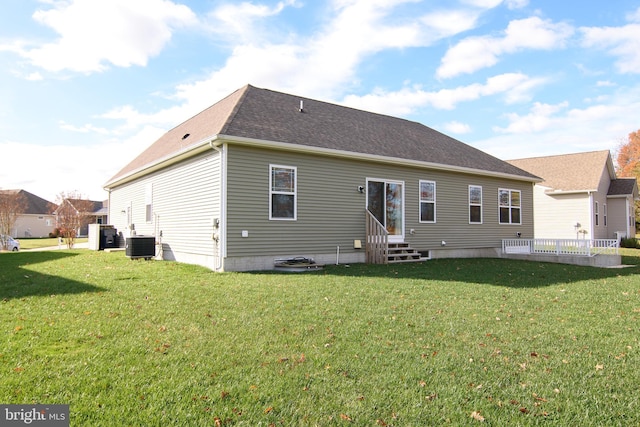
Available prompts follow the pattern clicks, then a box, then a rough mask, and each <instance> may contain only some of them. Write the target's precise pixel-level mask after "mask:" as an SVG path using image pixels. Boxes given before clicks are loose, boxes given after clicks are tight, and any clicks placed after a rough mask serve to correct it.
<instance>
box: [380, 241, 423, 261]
mask: <svg viewBox="0 0 640 427" xmlns="http://www.w3.org/2000/svg"><path fill="white" fill-rule="evenodd" d="M426 260H428V258H426V257H423V256H422V254H421V253H420V252H418V251H417V250H416V249H414V248H412V247H411V245H410V244H409V243H389V246H388V248H387V263H389V264H398V263H402V262H421V261H426Z"/></svg>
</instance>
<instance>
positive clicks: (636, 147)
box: [616, 129, 640, 229]
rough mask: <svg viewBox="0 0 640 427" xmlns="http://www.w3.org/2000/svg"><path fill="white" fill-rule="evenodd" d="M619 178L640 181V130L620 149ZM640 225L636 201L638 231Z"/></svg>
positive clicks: (639, 205) (631, 134)
mask: <svg viewBox="0 0 640 427" xmlns="http://www.w3.org/2000/svg"><path fill="white" fill-rule="evenodd" d="M616 160H617V163H618V165H617V166H618V167H617V168H616V169H617V175H618V177H619V178H635V179H636V180H638V179H640V129H639V130H637V131H635V132H631V133H630V134H629V136H628V138H627V140H626V141H625V142H623V143H622V144H620V147H619V148H618V156H617V158H616ZM638 224H640V201H636V229H637V227H638Z"/></svg>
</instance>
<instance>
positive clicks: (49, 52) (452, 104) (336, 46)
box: [0, 0, 640, 202]
mask: <svg viewBox="0 0 640 427" xmlns="http://www.w3.org/2000/svg"><path fill="white" fill-rule="evenodd" d="M639 77H640V1H638V0H635V1H631V0H610V1H607V2H582V1H581V2H578V1H573V0H567V1H558V0H540V1H538V0H423V1H420V0H324V1H323V0H281V1H269V0H251V1H225V0H221V1H218V0H203V1H196V0H135V1H132V0H109V1H100V0H39V1H38V0H4V1H3V7H2V14H1V15H0V159H1V160H2V167H0V189H23V190H26V191H28V192H30V193H33V194H35V195H37V196H40V197H42V198H44V199H46V200H49V201H52V202H55V201H56V200H57V199H58V197H59V195H60V194H62V193H65V194H71V193H75V194H79V195H81V196H82V197H85V198H89V199H92V200H103V199H106V198H107V193H106V192H105V191H104V189H103V187H104V184H105V183H106V182H107V181H108V180H109V179H110V178H111V177H112V176H113V175H115V173H116V172H118V171H119V170H120V169H121V168H122V167H124V166H125V165H126V164H127V163H129V162H130V161H131V160H133V158H134V157H135V156H136V155H137V154H139V153H140V152H141V151H142V150H144V149H145V148H146V147H148V146H149V145H151V144H152V143H153V142H154V141H155V140H157V139H158V138H159V137H160V136H161V135H162V134H163V133H164V132H166V131H168V130H169V129H171V128H172V127H174V126H176V125H178V124H180V123H181V122H183V121H185V120H187V119H188V118H190V117H191V116H193V115H195V114H197V113H198V112H200V111H202V110H204V109H205V108H207V107H208V106H210V105H212V104H214V103H216V102H217V101H219V100H220V99H222V98H223V97H225V96H226V95H228V94H230V93H232V92H233V91H235V90H236V89H239V88H241V87H242V86H244V85H246V84H251V85H254V86H257V87H261V88H266V89H272V90H276V91H281V92H285V93H290V94H294V95H298V96H303V97H307V98H313V99H318V100H322V101H328V102H333V103H337V104H342V105H347V106H350V107H354V108H359V109H363V110H367V111H373V112H377V113H382V114H388V115H392V116H396V117H402V118H406V119H408V120H413V121H417V122H420V123H422V124H424V125H426V126H429V127H431V128H434V129H436V130H438V131H440V132H443V133H445V134H447V135H449V136H452V137H454V138H456V139H459V140H460V141H462V142H465V143H467V144H469V145H472V146H474V147H476V148H478V149H480V150H483V151H485V152H487V153H489V154H491V155H494V156H496V157H498V158H500V159H503V160H508V159H516V158H524V157H535V156H548V155H556V154H566V153H575V152H584V151H594V150H607V149H608V150H611V151H612V153H613V154H614V155H615V152H616V150H617V149H618V147H619V146H620V145H621V144H623V143H624V142H625V141H626V140H627V138H628V134H629V133H630V132H633V131H636V130H638V129H640V78H639Z"/></svg>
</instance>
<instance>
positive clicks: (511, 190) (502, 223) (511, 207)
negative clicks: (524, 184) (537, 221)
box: [498, 188, 522, 225]
mask: <svg viewBox="0 0 640 427" xmlns="http://www.w3.org/2000/svg"><path fill="white" fill-rule="evenodd" d="M501 191H508V192H509V206H502V205H500V192H501ZM511 193H519V194H520V197H519V199H520V206H513V205H512V204H511V199H512V197H511ZM500 208H509V222H502V221H500ZM513 208H518V209H520V222H511V209H513ZM498 224H500V225H522V191H520V190H514V189H512V188H498Z"/></svg>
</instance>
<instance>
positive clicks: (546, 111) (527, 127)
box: [493, 101, 569, 134]
mask: <svg viewBox="0 0 640 427" xmlns="http://www.w3.org/2000/svg"><path fill="white" fill-rule="evenodd" d="M568 106H569V103H568V102H566V101H565V102H561V103H559V104H555V105H551V104H543V103H540V102H535V103H534V104H533V107H531V111H530V112H529V114H526V115H524V116H521V115H519V114H516V113H509V114H507V115H506V117H507V119H508V120H509V122H510V123H509V125H508V126H507V127H506V128H500V127H494V129H493V130H494V131H495V132H498V133H511V134H522V133H531V132H539V131H541V130H544V129H547V128H548V127H549V126H551V125H552V124H553V123H554V118H553V117H552V115H554V114H556V113H558V112H559V111H561V110H563V109H565V108H567V107H568Z"/></svg>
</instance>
